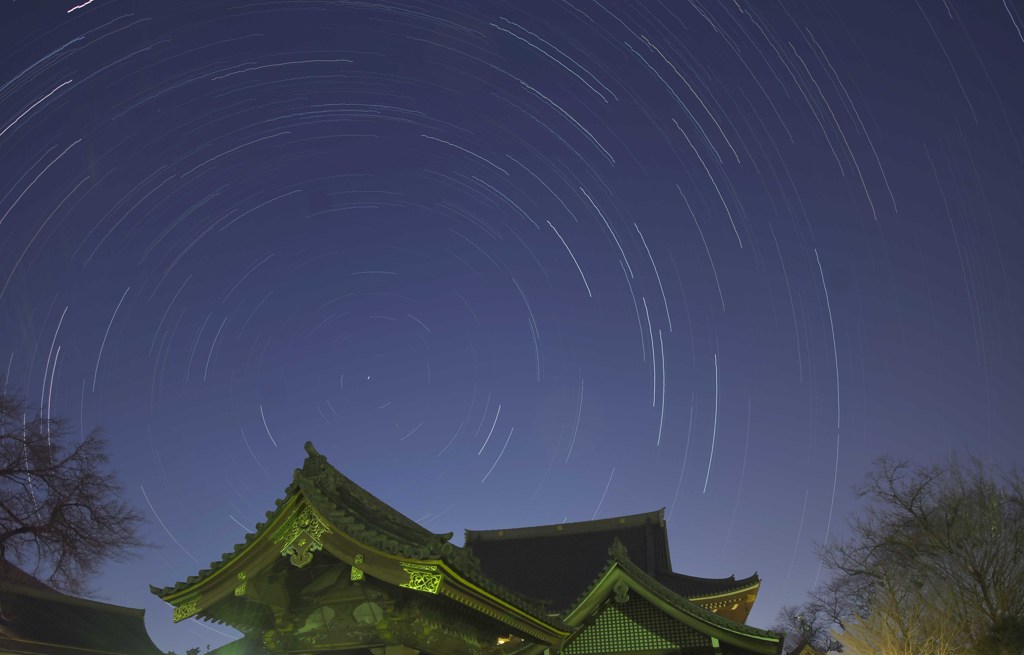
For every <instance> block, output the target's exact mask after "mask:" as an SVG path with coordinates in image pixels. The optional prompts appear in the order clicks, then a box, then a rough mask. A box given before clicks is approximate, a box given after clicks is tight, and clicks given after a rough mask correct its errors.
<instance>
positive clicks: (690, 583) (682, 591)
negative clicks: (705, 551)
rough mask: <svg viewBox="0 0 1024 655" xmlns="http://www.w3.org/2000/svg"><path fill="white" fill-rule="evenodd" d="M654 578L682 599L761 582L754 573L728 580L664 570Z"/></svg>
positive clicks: (724, 591) (718, 592) (721, 592)
mask: <svg viewBox="0 0 1024 655" xmlns="http://www.w3.org/2000/svg"><path fill="white" fill-rule="evenodd" d="M630 552H632V551H630ZM654 578H655V579H656V580H657V581H658V582H660V583H661V584H663V585H665V586H666V587H668V588H669V589H671V590H672V591H674V592H675V593H677V594H679V595H680V596H683V597H684V598H700V597H702V596H714V595H717V594H723V593H726V592H729V591H733V590H735V589H743V588H745V587H749V586H750V585H753V584H756V583H758V582H760V581H761V579H760V578H759V577H757V574H756V573H755V574H754V575H752V576H750V577H748V578H741V579H739V580H737V579H736V576H733V575H730V576H729V577H728V578H699V577H697V576H693V575H683V574H682V573H674V572H672V571H664V570H662V571H657V572H655V575H654Z"/></svg>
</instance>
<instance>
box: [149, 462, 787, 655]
mask: <svg viewBox="0 0 1024 655" xmlns="http://www.w3.org/2000/svg"><path fill="white" fill-rule="evenodd" d="M306 450H307V452H308V457H307V458H306V461H305V462H304V464H303V466H302V468H300V469H298V470H296V471H295V475H294V478H293V481H292V483H291V484H290V485H289V486H288V488H287V489H286V492H285V496H284V498H282V499H281V500H279V501H277V507H276V509H274V510H273V511H271V512H268V514H267V520H266V521H265V522H264V523H261V524H259V525H258V526H257V528H256V531H255V532H254V533H252V534H249V535H247V536H246V539H245V541H244V542H243V543H241V544H239V545H238V546H236V547H235V549H234V551H233V552H230V553H225V554H224V555H223V556H222V557H221V559H220V560H218V561H216V562H213V563H212V564H211V565H210V567H209V568H208V569H204V570H202V571H200V572H199V573H198V574H197V575H195V576H193V577H190V578H189V579H188V580H187V581H184V582H179V583H178V584H175V585H173V586H170V587H164V588H156V587H153V588H152V591H153V593H155V594H156V595H158V596H159V597H160V598H162V599H163V600H165V601H167V602H168V603H170V604H171V605H173V606H174V607H175V611H174V616H175V620H183V619H186V618H189V617H193V616H195V617H197V618H201V619H205V620H209V621H214V622H219V623H224V624H227V625H231V626H232V627H234V628H236V629H238V630H239V631H241V632H242V633H243V634H244V635H245V637H244V638H242V639H240V640H238V641H236V642H234V643H232V644H228V645H227V646H224V647H222V648H220V649H218V655H236V654H237V655H250V654H252V655H256V654H260V655H263V654H268V653H269V654H276V653H291V654H294V655H300V654H303V655H307V654H308V655H312V654H315V653H331V654H332V655H341V654H342V653H373V654H374V655H399V654H401V655H413V654H415V653H425V654H430V655H434V654H437V655H440V654H452V655H488V654H495V655H497V654H509V655H511V654H513V653H515V654H522V655H541V654H542V653H549V654H552V655H553V654H555V653H565V654H566V655H590V654H596V653H612V652H630V653H635V652H644V653H652V654H654V653H678V652H683V653H693V655H702V654H704V653H709V654H710V653H720V654H721V655H728V654H748V653H763V654H765V655H768V654H777V653H779V652H780V648H781V642H780V636H779V635H776V634H774V633H771V632H767V631H764V630H758V629H756V628H751V627H749V626H746V625H744V624H743V622H742V621H743V620H745V619H746V615H747V614H748V613H749V611H750V605H751V604H752V603H753V601H754V598H755V597H756V594H757V589H758V587H759V585H760V581H759V580H758V579H757V577H756V576H752V577H751V578H747V579H746V580H739V581H737V580H735V579H733V578H726V579H720V580H714V579H706V578H693V577H690V576H679V575H678V574H674V573H672V572H671V568H670V567H666V569H665V571H659V570H657V569H656V568H652V566H653V565H654V564H666V565H667V564H668V559H667V539H664V540H663V539H662V538H663V536H664V518H663V516H662V513H661V512H653V513H650V514H640V515H634V516H631V517H619V518H617V519H608V520H605V521H589V522H584V523H577V524H567V525H565V526H561V527H557V526H541V527H537V528H525V529H519V530H502V531H484V532H480V531H467V533H466V546H465V547H461V548H460V547H457V546H455V545H454V544H452V543H450V539H451V537H452V534H451V533H447V534H434V533H432V532H430V531H428V530H426V529H425V528H423V527H422V526H420V525H419V524H417V523H415V522H414V521H412V520H410V519H409V518H407V517H405V516H404V515H402V514H401V513H399V512H397V511H396V510H394V509H393V508H391V507H389V506H388V505H387V504H385V503H384V502H382V501H381V500H379V499H377V498H376V497H374V496H373V495H372V494H370V493H368V492H367V491H366V490H364V489H362V488H361V487H359V486H358V485H356V484H355V483H353V482H352V481H351V480H349V479H348V478H346V477H345V476H344V475H342V474H341V473H339V472H338V471H337V470H336V469H334V467H332V466H331V465H330V464H328V463H327V460H326V458H324V457H323V456H322V455H320V454H319V453H318V452H317V451H316V450H315V449H314V448H313V446H312V444H309V443H307V444H306ZM641 532H644V533H645V534H646V535H647V536H648V537H650V539H647V540H646V541H645V542H644V543H645V544H646V545H647V546H646V547H647V548H648V550H649V551H650V553H655V557H654V559H647V558H645V557H641V556H639V555H634V554H633V552H632V551H631V550H630V548H633V547H635V545H636V544H637V543H639V542H637V537H638V535H639V534H640V533H641ZM566 537H569V538H568V540H566ZM605 537H608V540H607V541H605V542H604V543H603V545H602V546H601V548H600V551H601V552H596V546H595V544H598V543H600V542H601V541H602V540H603V539H604V538H605ZM620 537H622V538H620ZM662 540H663V544H661V545H659V541H662ZM584 542H586V544H587V546H586V547H585V548H584V547H583V543H584ZM552 544H554V545H552ZM556 546H557V547H560V548H565V547H566V546H569V547H573V546H577V547H578V549H577V555H579V556H580V557H581V558H582V559H578V560H577V563H578V564H580V566H577V567H572V569H571V570H572V575H569V576H568V577H566V578H565V579H562V580H559V579H557V577H556V579H554V580H550V576H547V575H546V574H544V572H543V569H544V566H543V564H544V552H545V551H544V548H545V547H546V548H547V549H548V552H549V554H552V555H553V554H554V551H553V549H556ZM662 547H663V548H664V551H665V552H664V557H663V558H662V557H660V555H657V553H656V551H658V549H659V548H662ZM538 548H540V549H541V550H540V552H541V557H542V559H541V560H540V561H539V562H540V564H542V565H541V566H540V567H539V568H538V566H537V564H538V560H536V559H534V560H533V562H532V567H531V562H529V561H526V560H524V559H522V558H520V559H516V558H510V557H509V556H508V555H507V554H503V553H505V551H509V550H515V551H518V552H520V553H530V552H533V551H535V550H536V549H538ZM580 548H582V550H580ZM650 553H648V554H650ZM597 559H599V560H600V561H597ZM547 562H548V568H551V566H550V565H551V564H552V563H557V562H555V560H554V558H552V557H547ZM593 562H597V564H598V565H597V566H596V567H595V566H593V565H592V563H593ZM638 562H639V565H638ZM588 563H589V564H588ZM525 569H529V570H531V571H533V573H534V574H535V575H533V576H532V577H531V576H530V575H524V574H523V573H522V571H523V570H525ZM587 569H589V570H587ZM517 570H518V571H519V572H518V573H517ZM539 576H543V577H545V578H549V580H548V582H549V583H550V584H549V589H555V590H557V592H558V593H557V594H544V593H540V594H538V593H536V590H531V587H530V583H529V580H531V579H533V580H536V579H538V577H539ZM580 581H582V583H580ZM666 582H667V583H668V585H666ZM671 585H675V586H676V587H677V588H678V589H679V590H689V591H696V593H697V595H696V596H695V597H694V598H692V599H691V598H688V597H687V596H686V595H685V593H684V594H682V595H681V594H680V593H678V592H677V591H674V590H673V588H672V586H671ZM567 598H568V599H570V600H568V601H567V600H565V599H567Z"/></svg>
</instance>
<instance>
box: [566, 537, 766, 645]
mask: <svg viewBox="0 0 1024 655" xmlns="http://www.w3.org/2000/svg"><path fill="white" fill-rule="evenodd" d="M608 555H609V556H610V557H608V558H607V560H606V565H605V567H604V568H603V569H602V570H601V571H600V573H599V574H598V575H597V576H596V577H595V578H594V579H593V581H592V582H591V583H590V584H589V585H588V586H587V588H586V589H585V590H584V591H583V592H582V593H581V594H580V596H579V597H578V599H577V600H576V602H574V603H573V606H572V608H571V609H570V610H569V612H568V613H567V614H566V621H567V622H568V623H569V624H570V625H572V626H582V625H584V624H585V623H586V622H587V621H588V620H590V618H591V617H592V616H593V614H594V612H595V611H597V609H598V608H599V607H601V606H603V605H604V602H605V600H604V599H606V598H607V597H609V596H610V595H611V594H612V593H614V594H616V595H617V596H619V597H624V596H625V594H627V593H629V590H632V591H636V592H641V593H642V595H644V596H645V597H646V598H648V599H649V600H650V601H652V602H654V603H655V604H656V605H657V606H659V607H661V608H663V609H664V610H666V611H669V612H671V613H673V614H675V615H676V616H677V617H678V618H679V619H680V620H683V621H684V622H685V623H687V624H689V625H691V626H694V627H697V626H703V628H702V629H701V630H700V631H701V632H702V633H705V634H708V635H711V636H715V637H716V638H718V639H721V640H723V641H727V642H730V643H732V644H733V645H734V646H738V647H740V648H744V649H745V650H744V652H761V653H780V652H781V650H782V635H780V634H778V633H775V632H772V631H771V630H762V629H760V628H754V627H752V626H748V625H746V624H744V623H740V622H738V621H733V620H731V619H729V618H726V617H724V616H721V615H719V614H716V613H714V612H712V611H710V610H708V609H705V608H704V607H702V606H701V605H699V604H697V603H695V602H693V601H691V600H690V599H688V598H686V597H685V596H682V595H680V594H678V593H676V592H674V591H673V590H672V589H670V588H668V587H666V586H665V585H663V584H661V583H660V582H659V581H658V580H657V579H655V578H654V577H653V576H651V575H648V574H647V573H646V572H645V571H643V570H642V569H641V568H640V567H639V566H637V565H636V563H635V562H634V561H633V560H632V558H631V556H630V555H629V553H628V549H627V548H626V547H625V546H624V545H623V544H622V542H620V541H615V542H614V543H613V545H612V547H611V548H610V549H609V550H608ZM627 581H628V584H627V585H626V586H623V583H625V582H627Z"/></svg>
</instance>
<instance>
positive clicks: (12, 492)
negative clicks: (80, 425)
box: [0, 392, 147, 593]
mask: <svg viewBox="0 0 1024 655" xmlns="http://www.w3.org/2000/svg"><path fill="white" fill-rule="evenodd" d="M107 460H108V458H107V454H106V442H105V441H104V440H103V439H101V438H100V437H99V434H98V432H97V431H95V430H94V431H92V432H91V433H89V434H88V435H87V436H85V437H84V438H83V439H82V440H80V441H79V442H78V443H74V442H72V440H71V439H70V437H69V434H68V430H67V422H66V421H64V420H63V419H50V418H47V417H42V416H36V417H34V418H32V417H30V415H29V413H28V407H27V405H26V403H25V401H24V400H22V399H21V398H18V397H14V396H11V395H8V394H7V393H6V392H5V393H3V394H0V558H2V559H4V560H7V561H9V562H12V563H14V564H19V565H22V566H25V567H28V568H30V569H31V570H32V572H33V575H35V576H36V577H37V578H40V579H42V580H43V581H45V582H46V583H47V584H49V585H51V586H53V587H55V588H57V589H62V590H65V591H69V592H73V593H86V592H87V591H88V586H87V582H88V578H89V577H90V576H92V575H93V574H95V573H96V572H97V571H98V569H99V567H100V566H101V565H102V564H103V563H104V562H105V561H106V560H110V559H112V560H116V561H121V560H123V559H126V558H127V557H130V556H131V555H132V553H131V551H132V549H135V548H138V547H142V546H146V545H147V544H145V543H144V542H143V541H142V539H141V538H140V537H139V534H138V527H139V523H140V522H141V521H142V516H141V515H140V514H139V513H137V512H136V511H135V510H134V509H133V508H132V507H131V506H130V505H129V504H128V503H127V502H125V501H124V500H123V499H122V498H121V487H120V485H118V484H117V482H116V480H115V477H114V475H113V473H110V472H108V471H106V470H105V469H106V465H107Z"/></svg>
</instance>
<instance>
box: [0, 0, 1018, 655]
mask: <svg viewBox="0 0 1024 655" xmlns="http://www.w3.org/2000/svg"><path fill="white" fill-rule="evenodd" d="M72 5H73V3H72V2H66V3H63V4H61V3H57V2H53V1H50V0H43V1H36V2H31V1H28V0H18V1H17V2H12V1H10V0H6V1H5V2H4V4H3V8H2V13H0V43H2V44H3V45H2V48H0V358H2V359H0V375H3V377H4V378H6V380H7V388H8V391H15V390H17V391H19V392H21V393H23V394H25V395H26V396H27V397H28V399H29V401H30V402H31V403H32V404H33V405H37V406H39V407H41V408H42V410H41V411H42V412H43V413H44V414H46V415H52V416H54V417H57V416H62V417H66V418H68V419H69V420H70V421H71V424H72V427H71V434H70V438H71V439H72V440H75V439H80V438H81V434H82V431H83V430H84V431H88V430H90V429H91V428H93V427H96V426H100V427H102V430H103V433H104V435H105V436H106V437H107V438H108V439H109V444H110V451H111V465H112V466H113V467H114V468H115V469H116V471H117V472H118V475H119V478H120V480H121V482H122V483H123V485H124V493H125V494H126V496H127V497H128V499H129V500H130V501H131V502H132V503H133V504H134V505H135V506H136V507H138V508H139V510H140V511H141V512H142V513H143V514H145V516H146V517H147V519H148V523H147V524H146V526H145V527H144V536H145V537H146V538H147V539H149V540H150V541H152V542H153V543H155V544H157V545H158V546H159V548H156V549H152V550H146V551H142V556H141V557H140V558H139V559H136V560H132V561H129V562H127V563H112V564H110V565H109V566H108V567H107V568H106V569H105V570H104V574H103V575H102V576H101V577H100V578H99V579H97V580H95V581H94V583H95V586H96V587H97V588H98V589H99V590H100V594H99V596H98V597H99V598H101V599H104V600H107V601H109V602H114V603H118V604H122V605H128V606H132V607H142V608H145V609H146V611H147V616H146V623H147V627H148V629H149V631H150V634H151V635H152V636H153V639H154V641H155V642H156V643H157V645H159V646H160V647H161V648H163V649H165V650H169V649H173V650H177V651H178V652H179V653H183V652H184V650H185V649H186V648H188V647H191V646H195V645H199V646H202V647H204V648H205V646H206V644H211V645H214V646H216V645H219V644H222V643H225V642H227V641H229V640H231V639H233V638H234V637H235V636H236V633H233V632H232V631H231V630H229V629H227V628H224V627H221V626H206V625H201V624H200V623H197V622H195V621H186V622H183V623H182V624H179V625H176V626H175V625H172V622H171V609H170V608H169V607H168V606H166V605H164V604H163V603H162V602H160V601H159V600H158V599H157V598H156V597H154V596H152V595H151V594H150V592H149V587H148V586H149V584H155V585H157V586H164V585H170V584H173V583H174V582H176V581H179V580H184V579H185V578H186V577H187V576H189V575H192V574H195V573H196V572H197V571H199V570H200V569H201V568H204V567H206V566H207V565H208V564H209V562H210V561H212V560H215V559H218V558H219V557H220V554H221V553H224V552H227V551H230V550H231V548H232V546H233V545H234V544H235V543H238V542H239V541H241V540H242V538H243V535H244V533H245V531H246V530H252V529H253V527H254V526H255V524H256V523H257V522H258V521H260V520H261V519H263V517H264V513H265V512H266V511H267V510H270V509H272V508H273V500H274V499H275V498H278V497H280V496H281V494H282V493H283V490H284V488H285V486H286V485H287V484H288V482H289V481H290V479H291V471H292V470H293V469H294V468H296V467H297V466H299V465H300V464H301V462H302V460H303V458H304V457H305V453H304V451H303V450H302V444H303V442H305V441H306V440H312V441H313V442H314V444H315V445H316V447H317V448H318V449H319V450H320V451H321V452H323V453H324V454H325V455H326V456H327V457H328V459H329V460H330V461H331V462H332V463H333V464H334V465H335V466H336V467H337V468H338V469H339V470H341V471H342V472H343V473H344V474H346V475H347V476H349V477H351V478H352V479H353V480H355V481H356V482H357V483H358V484H360V485H362V486H364V487H366V488H367V489H368V490H370V491H371V492H373V493H375V494H376V495H378V496H379V497H381V498H382V499H383V500H384V501H386V502H388V503H389V504H391V505H392V506H393V507H395V508H396V509H398V510H399V511H401V512H403V513H404V514H406V515H407V516H409V517H411V518H412V519H414V520H417V521H419V522H420V523H422V524H423V525H425V526H426V527H428V528H429V529H431V530H433V531H435V532H447V531H454V532H455V533H456V537H455V542H456V543H461V539H462V530H463V529H465V528H471V529H488V528H499V527H516V526H524V525H537V524H548V523H558V522H562V521H578V520H588V519H592V518H601V517H609V516H615V515H620V514H630V513H637V512H645V511H652V510H656V509H658V508H659V507H665V508H666V509H665V513H666V516H667V518H668V529H669V535H670V538H671V548H672V555H673V564H674V567H675V569H676V570H677V571H680V572H684V573H689V574H695V575H706V576H716V577H718V576H726V575H729V574H736V575H737V576H747V575H750V574H751V573H753V572H754V571H757V572H758V573H759V574H760V575H761V577H762V579H763V584H762V589H761V593H760V595H759V597H758V601H757V604H756V605H755V607H754V611H753V613H752V614H751V616H750V623H752V624H753V625H756V626H760V627H766V626H768V625H769V624H771V622H772V620H773V618H774V616H775V613H776V612H777V610H778V609H779V607H780V606H781V605H783V604H784V603H796V602H799V601H801V600H802V599H803V598H804V597H805V594H806V592H807V590H808V589H809V588H810V587H812V586H813V584H814V582H815V580H816V578H818V576H819V565H818V561H817V559H816V557H815V555H814V553H815V545H816V544H821V543H822V542H824V541H825V540H827V539H830V538H834V537H835V536H836V535H840V534H842V533H843V531H844V529H845V524H846V523H845V521H846V517H847V516H848V515H849V513H850V512H851V511H852V510H853V509H855V507H856V506H857V505H856V502H855V499H854V496H853V494H852V493H851V487H852V486H853V485H854V484H855V483H857V481H859V480H860V479H861V478H862V476H863V474H864V473H865V472H866V471H867V470H868V467H869V466H870V462H871V461H872V460H873V459H874V458H876V457H878V456H880V455H884V454H890V455H895V456H900V457H908V458H912V459H914V460H915V461H917V462H934V461H937V460H940V459H942V458H944V457H947V456H948V455H949V454H950V453H951V452H956V453H960V454H961V455H964V454H968V453H969V454H973V455H976V456H978V457H980V458H982V459H983V460H984V461H986V462H994V463H1000V464H1002V465H1006V466H1009V465H1015V464H1020V463H1022V461H1024V456H1022V455H1024V449H1022V446H1021V434H1022V427H1024V409H1022V403H1021V402H1020V397H1021V393H1022V391H1024V355H1022V336H1024V335H1022V332H1024V330H1022V325H1024V293H1022V291H1021V281H1022V280H1024V264H1022V258H1021V256H1020V253H1019V251H1020V248H1021V246H1022V244H1024V222H1022V220H1021V217H1022V210H1024V127H1022V125H1024V123H1022V117H1024V73H1022V71H1024V4H1022V3H1021V1H1020V0H895V1H894V0H881V1H877V2H875V1H871V2H869V1H867V0H858V1H856V2H818V1H816V0H815V1H811V0H807V1H800V0H793V1H791V0H785V1H783V2H776V1H770V2H752V1H750V0H736V1H735V2H726V1H720V2H711V1H707V2H703V1H698V0H691V1H689V2H685V1H682V0H651V1H643V2H639V1H631V2H625V1H623V2H618V1H613V0H596V1H595V0H543V1H538V2H532V3H531V2H516V1H512V0H510V1H509V2H492V1H486V0H472V1H470V0H465V1H461V2H457V1H449V0H445V1H444V2H426V1H418V0H405V1H398V2H390V1H387V2H369V1H361V0H352V1H345V0H338V1H301V0H289V1H287V2H284V1H268V2H253V3H246V2H241V1H239V2H207V1H202V2H197V1H189V2H161V3H157V2H129V1H111V0H93V1H91V2H85V4H83V5H81V6H77V7H76V6H72ZM825 574H826V572H820V578H819V579H824V576H825Z"/></svg>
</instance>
